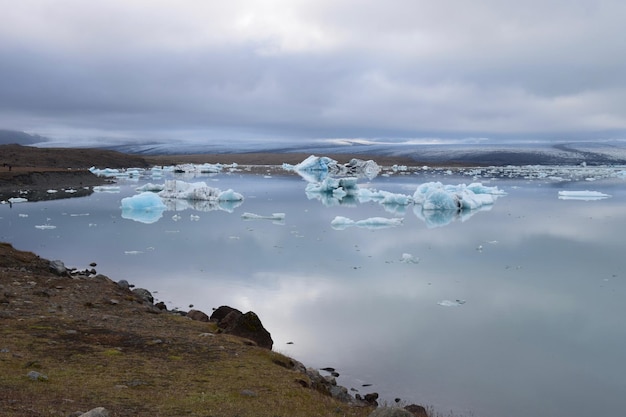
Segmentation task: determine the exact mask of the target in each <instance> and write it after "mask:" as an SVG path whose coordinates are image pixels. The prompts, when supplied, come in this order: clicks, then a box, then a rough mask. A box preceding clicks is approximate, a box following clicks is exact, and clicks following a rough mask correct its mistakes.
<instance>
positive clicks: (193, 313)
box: [187, 310, 209, 322]
mask: <svg viewBox="0 0 626 417" xmlns="http://www.w3.org/2000/svg"><path fill="white" fill-rule="evenodd" d="M187 317H189V318H190V319H191V320H196V321H205V322H208V321H209V316H207V315H206V314H205V313H203V312H202V311H200V310H189V311H188V312H187Z"/></svg>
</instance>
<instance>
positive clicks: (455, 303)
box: [437, 300, 465, 307]
mask: <svg viewBox="0 0 626 417" xmlns="http://www.w3.org/2000/svg"><path fill="white" fill-rule="evenodd" d="M437 304H439V305H440V306H443V307H458V306H461V305H463V304H465V300H454V301H452V300H443V301H439V302H438V303H437Z"/></svg>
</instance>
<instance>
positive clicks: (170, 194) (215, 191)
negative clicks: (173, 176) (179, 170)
mask: <svg viewBox="0 0 626 417" xmlns="http://www.w3.org/2000/svg"><path fill="white" fill-rule="evenodd" d="M158 195H159V196H160V197H163V198H168V199H181V200H206V201H243V196H242V195H241V194H239V193H236V192H234V191H233V190H231V189H229V190H226V191H222V190H220V189H219V188H213V187H209V186H208V185H206V183H205V182H202V181H201V182H195V183H189V182H185V181H179V180H169V181H165V185H164V187H163V190H161V191H159V193H158Z"/></svg>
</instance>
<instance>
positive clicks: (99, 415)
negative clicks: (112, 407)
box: [80, 407, 110, 417]
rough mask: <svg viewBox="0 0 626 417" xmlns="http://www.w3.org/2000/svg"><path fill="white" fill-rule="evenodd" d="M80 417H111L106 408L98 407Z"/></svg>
mask: <svg viewBox="0 0 626 417" xmlns="http://www.w3.org/2000/svg"><path fill="white" fill-rule="evenodd" d="M80 417H110V414H109V411H108V410H107V409H106V408H104V407H97V408H94V409H92V410H89V411H87V412H86V413H85V414H82V415H81V416H80Z"/></svg>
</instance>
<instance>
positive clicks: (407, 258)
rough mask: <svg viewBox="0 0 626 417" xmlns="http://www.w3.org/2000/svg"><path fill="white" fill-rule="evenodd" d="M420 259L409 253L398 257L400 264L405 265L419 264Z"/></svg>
mask: <svg viewBox="0 0 626 417" xmlns="http://www.w3.org/2000/svg"><path fill="white" fill-rule="evenodd" d="M419 261H420V258H418V257H415V256H413V255H411V254H410V253H403V254H402V256H401V257H400V262H402V263H405V264H417V263H419Z"/></svg>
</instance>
